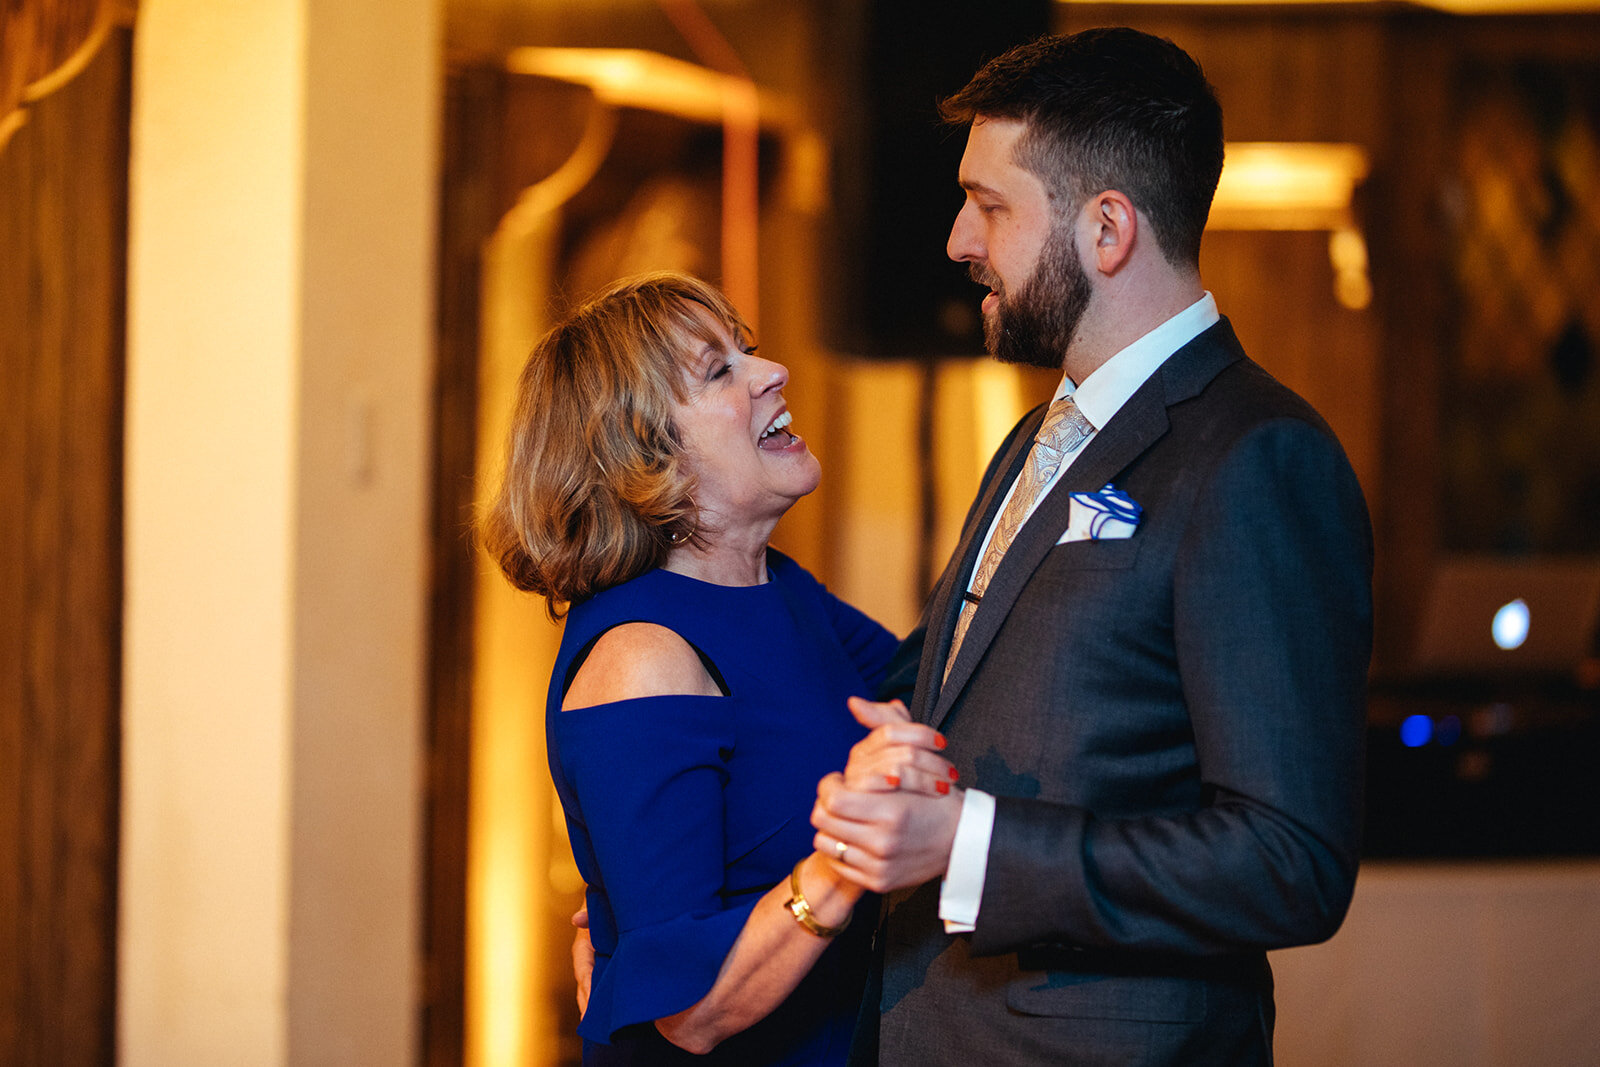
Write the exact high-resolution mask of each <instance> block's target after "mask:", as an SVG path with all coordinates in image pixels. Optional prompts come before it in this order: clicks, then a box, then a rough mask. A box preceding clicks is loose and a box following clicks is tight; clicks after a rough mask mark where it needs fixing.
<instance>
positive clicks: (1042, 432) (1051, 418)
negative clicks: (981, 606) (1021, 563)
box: [944, 396, 1094, 678]
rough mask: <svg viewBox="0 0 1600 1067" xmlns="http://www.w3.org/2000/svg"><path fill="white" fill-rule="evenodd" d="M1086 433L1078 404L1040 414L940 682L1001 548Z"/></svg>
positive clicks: (1068, 400)
mask: <svg viewBox="0 0 1600 1067" xmlns="http://www.w3.org/2000/svg"><path fill="white" fill-rule="evenodd" d="M1092 433H1094V427H1093V426H1092V425H1091V424H1090V423H1089V420H1088V419H1086V418H1084V415H1083V412H1081V411H1079V410H1078V405H1077V404H1076V403H1075V402H1074V401H1073V399H1072V397H1070V396H1064V397H1062V398H1061V399H1059V400H1057V401H1055V402H1054V403H1052V404H1051V405H1050V410H1049V411H1047V412H1045V416H1044V422H1043V423H1041V424H1040V425H1039V436H1038V437H1036V438H1034V441H1033V448H1032V449H1031V450H1030V451H1029V452H1028V462H1027V465H1026V466H1025V467H1023V469H1022V476H1021V477H1019V478H1018V479H1017V487H1016V489H1015V490H1014V491H1013V492H1012V494H1011V499H1010V500H1008V501H1006V506H1005V510H1004V511H1002V512H1001V513H1000V521H999V522H997V523H996V524H995V528H994V536H993V537H991V538H989V548H988V550H987V551H985V552H984V554H983V559H981V560H979V561H978V569H977V570H976V571H974V572H973V575H972V586H971V592H969V593H967V594H966V599H965V600H964V601H963V603H962V605H961V614H960V615H959V616H958V617H957V618H956V633H955V637H954V639H952V640H951V642H950V658H949V659H947V660H945V661H944V675H945V677H946V678H948V677H950V667H951V665H952V664H954V663H955V661H956V653H958V652H960V651H961V642H962V641H963V640H965V639H966V636H967V628H968V627H970V626H971V625H972V616H973V615H975V614H977V611H978V602H979V601H980V600H982V599H983V594H984V592H985V591H986V590H987V589H988V588H989V581H990V580H991V579H992V578H993V577H994V572H995V571H996V569H998V568H999V566H1000V560H1001V559H1002V558H1003V557H1004V556H1005V554H1006V549H1008V548H1010V547H1011V542H1012V541H1013V540H1015V539H1016V536H1017V531H1019V530H1021V529H1022V524H1023V522H1024V521H1025V520H1026V519H1027V517H1028V512H1030V511H1032V510H1033V505H1034V501H1036V500H1037V499H1038V498H1039V493H1040V492H1041V491H1042V490H1043V489H1044V487H1045V486H1047V485H1049V484H1050V479H1052V478H1054V477H1055V476H1056V471H1058V470H1060V469H1061V462H1062V460H1064V459H1065V458H1066V457H1067V456H1069V455H1071V454H1072V453H1073V452H1076V451H1077V450H1078V449H1080V448H1082V447H1083V443H1084V442H1085V441H1087V440H1088V439H1089V435H1090V434H1092Z"/></svg>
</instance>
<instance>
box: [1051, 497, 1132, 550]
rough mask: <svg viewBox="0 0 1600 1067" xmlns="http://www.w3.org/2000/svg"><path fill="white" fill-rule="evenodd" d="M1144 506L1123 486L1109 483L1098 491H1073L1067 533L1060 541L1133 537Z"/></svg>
mask: <svg viewBox="0 0 1600 1067" xmlns="http://www.w3.org/2000/svg"><path fill="white" fill-rule="evenodd" d="M1143 515H1144V508H1142V507H1140V506H1139V505H1138V504H1136V503H1134V501H1133V498H1132V497H1130V496H1129V495H1128V494H1127V493H1124V492H1123V491H1122V490H1121V489H1115V488H1113V487H1111V486H1110V485H1107V486H1106V487H1105V488H1104V489H1102V490H1100V491H1099V492H1098V493H1073V494H1072V497H1071V504H1070V506H1069V510H1068V512H1067V532H1066V533H1064V534H1062V535H1061V537H1060V538H1059V539H1058V540H1057V541H1056V544H1058V545H1064V544H1066V543H1067V542H1068V541H1114V540H1117V539H1119V538H1126V537H1132V536H1133V531H1135V530H1137V529H1138V528H1139V520H1140V518H1142V517H1143Z"/></svg>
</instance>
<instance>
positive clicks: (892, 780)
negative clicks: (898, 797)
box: [883, 774, 900, 789]
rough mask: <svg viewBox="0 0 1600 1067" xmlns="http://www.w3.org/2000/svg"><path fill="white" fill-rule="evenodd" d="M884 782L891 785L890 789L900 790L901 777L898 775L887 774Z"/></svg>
mask: <svg viewBox="0 0 1600 1067" xmlns="http://www.w3.org/2000/svg"><path fill="white" fill-rule="evenodd" d="M883 780H884V781H886V782H888V783H889V788H890V789H899V788H900V776H899V775H898V774H886V775H884V776H883Z"/></svg>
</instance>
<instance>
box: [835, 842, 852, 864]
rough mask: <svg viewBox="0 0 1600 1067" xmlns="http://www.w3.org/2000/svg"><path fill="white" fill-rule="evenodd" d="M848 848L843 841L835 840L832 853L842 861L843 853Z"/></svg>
mask: <svg viewBox="0 0 1600 1067" xmlns="http://www.w3.org/2000/svg"><path fill="white" fill-rule="evenodd" d="M849 850H850V846H849V845H847V844H845V843H844V842H843V841H835V842H834V843H833V854H834V856H835V857H836V858H837V859H838V860H839V862H840V863H843V862H844V854H845V853H846V852H848V851H849Z"/></svg>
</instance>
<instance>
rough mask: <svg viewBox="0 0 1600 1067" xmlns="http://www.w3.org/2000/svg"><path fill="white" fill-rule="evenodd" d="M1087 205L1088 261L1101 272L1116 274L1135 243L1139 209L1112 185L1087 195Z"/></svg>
mask: <svg viewBox="0 0 1600 1067" xmlns="http://www.w3.org/2000/svg"><path fill="white" fill-rule="evenodd" d="M1086 207H1087V208H1088V210H1087V212H1086V215H1087V216H1088V218H1087V222H1088V224H1089V226H1090V230H1091V235H1092V243H1091V246H1090V248H1091V255H1090V261H1091V265H1092V266H1093V268H1094V269H1095V270H1097V271H1099V272H1100V273H1101V274H1106V275H1110V274H1115V273H1116V272H1117V271H1119V270H1121V269H1122V267H1123V265H1124V264H1126V263H1127V262H1128V258H1129V257H1130V256H1132V255H1133V249H1134V246H1135V245H1136V244H1137V243H1138V238H1139V213H1138V212H1137V211H1135V210H1134V207H1133V201H1132V200H1129V199H1128V196H1127V194H1126V193H1120V192H1118V191H1117V190H1115V189H1107V190H1106V191H1105V192H1102V193H1098V194H1096V195H1095V196H1092V197H1090V198H1089V203H1088V204H1087V205H1086Z"/></svg>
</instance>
